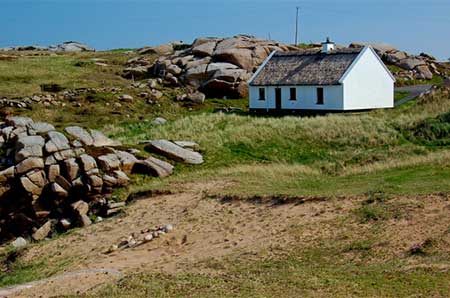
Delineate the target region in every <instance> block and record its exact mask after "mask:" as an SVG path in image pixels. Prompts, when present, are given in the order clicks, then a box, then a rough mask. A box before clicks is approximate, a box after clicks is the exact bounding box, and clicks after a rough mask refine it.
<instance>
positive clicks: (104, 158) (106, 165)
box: [97, 153, 120, 172]
mask: <svg viewBox="0 0 450 298" xmlns="http://www.w3.org/2000/svg"><path fill="white" fill-rule="evenodd" d="M97 161H98V165H99V167H100V169H102V170H103V171H105V172H110V171H113V170H118V169H119V168H120V159H119V157H118V156H117V155H116V154H114V153H110V154H106V155H101V156H99V157H97Z"/></svg>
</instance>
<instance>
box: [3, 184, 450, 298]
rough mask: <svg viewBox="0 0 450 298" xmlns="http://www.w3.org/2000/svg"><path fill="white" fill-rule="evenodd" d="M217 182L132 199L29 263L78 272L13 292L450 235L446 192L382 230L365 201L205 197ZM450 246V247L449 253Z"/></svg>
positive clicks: (90, 285) (389, 247)
mask: <svg viewBox="0 0 450 298" xmlns="http://www.w3.org/2000/svg"><path fill="white" fill-rule="evenodd" d="M217 187H221V186H220V185H219V186H218V185H215V184H209V185H196V186H195V187H192V188H191V190H190V191H186V192H183V193H179V194H173V195H164V196H158V197H154V198H149V199H146V200H140V201H137V202H136V203H134V204H132V205H131V206H130V207H129V208H128V209H127V210H126V214H125V215H124V216H121V217H116V218H112V219H110V220H106V221H104V222H102V223H99V224H96V225H93V226H90V227H88V228H85V229H82V230H77V231H75V232H72V233H70V234H68V235H65V236H63V237H61V238H58V239H55V240H51V241H48V242H45V243H43V244H42V245H39V246H36V247H33V248H31V249H30V250H29V251H28V252H27V254H26V256H25V259H26V260H33V259H35V258H42V257H45V258H48V259H49V260H50V261H56V260H59V259H63V258H69V257H70V258H74V260H75V262H73V264H72V265H71V266H69V267H68V268H66V270H65V271H66V272H75V273H74V275H71V274H68V275H66V276H64V275H61V276H58V277H57V278H56V279H49V280H48V281H45V282H43V283H38V284H36V285H35V286H33V287H31V288H29V289H20V291H17V290H18V289H17V288H13V289H12V290H10V292H9V293H8V294H9V295H8V297H52V296H57V295H68V294H72V295H78V294H82V293H86V292H92V291H94V290H95V289H96V288H97V287H98V286H99V285H102V284H104V283H107V282H113V281H114V280H116V279H117V278H118V277H119V276H121V275H120V274H119V273H121V274H123V275H126V274H132V273H136V272H142V271H152V272H164V273H169V274H172V273H178V272H203V273H208V270H209V269H208V268H207V266H202V265H201V263H202V262H206V261H208V260H210V259H220V258H223V257H225V256H229V255H236V254H246V255H252V254H253V255H258V254H260V253H261V252H262V251H264V252H265V253H266V254H270V253H271V251H280V250H284V249H286V250H288V249H292V248H293V247H314V246H315V245H320V243H322V242H323V241H324V240H325V239H326V240H331V241H336V243H344V244H345V243H352V242H354V241H356V240H358V239H366V238H367V237H368V236H370V235H371V234H374V233H375V234H376V238H374V244H373V250H374V252H375V254H376V255H377V258H381V259H383V258H384V259H390V258H393V257H403V256H404V255H405V252H406V251H407V250H408V249H409V248H410V247H411V246H412V245H414V244H415V243H418V242H421V241H425V240H426V239H428V238H430V237H434V238H435V239H436V241H435V243H442V241H444V242H446V241H447V239H448V236H447V234H446V230H447V229H448V222H449V221H448V220H449V219H450V215H449V214H448V213H449V212H448V209H449V206H450V204H449V202H448V199H447V197H446V196H428V197H422V198H399V199H393V200H394V201H395V202H397V201H398V202H399V203H405V204H404V205H401V204H400V205H399V206H403V207H401V208H403V209H402V210H401V211H402V212H400V213H399V214H400V216H398V217H397V218H389V219H386V220H385V221H384V222H383V223H382V224H381V225H382V228H379V227H378V228H376V229H378V230H374V227H373V226H374V225H373V224H370V223H361V222H360V221H359V220H358V219H357V218H356V216H354V214H353V211H354V210H356V209H357V208H359V207H360V206H361V203H362V201H363V200H364V198H360V199H359V198H350V199H333V198H330V199H328V200H323V201H320V202H308V203H303V204H295V203H289V204H280V205H270V204H256V203H250V202H245V201H231V202H228V203H223V202H220V201H219V200H216V199H208V198H205V196H204V195H203V194H204V193H205V191H208V190H210V189H212V188H217ZM168 223H170V224H172V225H173V226H174V227H175V229H174V231H173V232H172V233H169V234H166V235H163V236H162V237H160V238H158V239H156V240H154V241H152V242H150V243H147V244H144V245H142V246H138V247H135V248H131V249H126V250H119V251H116V252H113V253H111V254H106V253H105V252H106V251H107V250H108V248H109V247H110V246H111V245H113V244H117V243H119V242H120V240H121V239H122V238H124V237H127V236H128V235H130V234H131V233H139V232H140V231H141V230H142V229H144V228H153V227H155V226H158V225H161V224H168ZM440 246H442V245H440ZM448 250H449V249H448V246H447V247H446V248H445V251H448ZM343 257H345V258H349V259H352V260H354V259H355V258H357V257H358V256H357V255H355V254H354V253H353V252H352V251H350V252H345V253H344V254H343ZM378 261H380V260H378ZM418 263H420V261H417V262H416V261H415V260H414V259H413V260H411V264H410V265H411V266H419V265H420V264H418ZM439 266H446V265H445V264H440V265H439ZM405 270H407V268H405ZM111 272H117V273H118V274H111ZM2 293H3V292H2Z"/></svg>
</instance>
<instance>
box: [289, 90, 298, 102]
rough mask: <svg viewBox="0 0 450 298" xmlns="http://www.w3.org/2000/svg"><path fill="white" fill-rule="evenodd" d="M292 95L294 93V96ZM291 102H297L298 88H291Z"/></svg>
mask: <svg viewBox="0 0 450 298" xmlns="http://www.w3.org/2000/svg"><path fill="white" fill-rule="evenodd" d="M292 93H294V96H292ZM289 100H290V101H297V88H289Z"/></svg>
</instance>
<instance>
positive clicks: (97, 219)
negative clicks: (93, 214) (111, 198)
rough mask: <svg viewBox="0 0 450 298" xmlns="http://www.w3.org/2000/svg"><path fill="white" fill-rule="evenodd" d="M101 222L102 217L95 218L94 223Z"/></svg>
mask: <svg viewBox="0 0 450 298" xmlns="http://www.w3.org/2000/svg"><path fill="white" fill-rule="evenodd" d="M102 221H103V217H101V216H97V218H95V223H100V222H102Z"/></svg>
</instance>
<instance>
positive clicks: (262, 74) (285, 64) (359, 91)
mask: <svg viewBox="0 0 450 298" xmlns="http://www.w3.org/2000/svg"><path fill="white" fill-rule="evenodd" d="M394 83H395V78H394V76H393V75H392V74H391V72H390V71H389V70H388V69H387V67H386V66H385V65H384V63H383V61H381V59H380V57H379V56H378V55H377V54H376V52H375V51H374V50H373V48H372V47H370V46H367V47H364V48H361V49H336V48H335V44H334V43H332V42H330V41H329V39H328V40H327V41H326V42H324V43H323V44H322V50H312V51H311V50H309V51H301V52H300V51H299V52H276V51H275V52H272V54H271V55H270V56H269V57H268V58H267V59H266V61H264V63H263V64H262V65H261V66H260V67H259V69H258V70H257V71H256V73H255V74H254V75H253V77H252V78H251V79H250V81H249V100H250V110H251V111H262V112H269V111H308V110H309V111H312V110H317V111H355V110H367V109H380V108H392V107H393V106H394Z"/></svg>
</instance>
